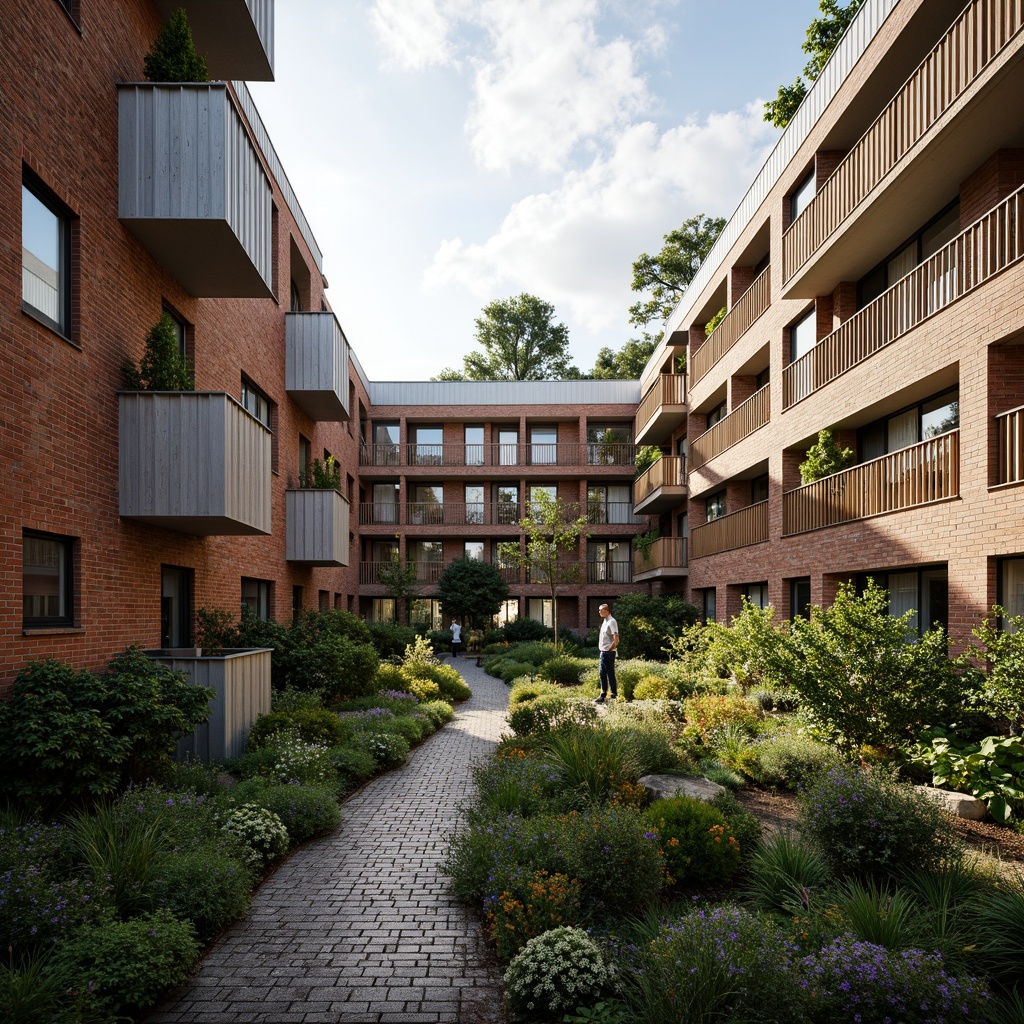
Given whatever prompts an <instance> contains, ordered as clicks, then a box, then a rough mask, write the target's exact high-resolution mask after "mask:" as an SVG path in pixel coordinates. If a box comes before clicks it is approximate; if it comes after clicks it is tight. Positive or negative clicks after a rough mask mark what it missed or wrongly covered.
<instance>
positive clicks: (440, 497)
mask: <svg viewBox="0 0 1024 1024" xmlns="http://www.w3.org/2000/svg"><path fill="white" fill-rule="evenodd" d="M409 522H410V523H412V524H413V525H414V526H428V525H436V524H438V523H443V522H444V487H443V485H441V484H416V485H414V486H413V487H412V500H411V501H410V502H409Z"/></svg>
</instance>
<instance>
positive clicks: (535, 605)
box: [526, 597, 555, 628]
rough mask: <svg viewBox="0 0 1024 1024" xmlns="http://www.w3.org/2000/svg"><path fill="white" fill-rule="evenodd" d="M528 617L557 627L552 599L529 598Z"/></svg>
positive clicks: (527, 602) (527, 605) (527, 603)
mask: <svg viewBox="0 0 1024 1024" xmlns="http://www.w3.org/2000/svg"><path fill="white" fill-rule="evenodd" d="M526 617H527V618H528V619H534V620H536V621H537V622H542V623H543V624H544V625H545V626H548V627H551V628H553V627H554V625H555V619H554V615H553V614H552V606H551V598H550V597H529V598H527V599H526Z"/></svg>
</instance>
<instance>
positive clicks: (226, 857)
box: [153, 846, 251, 939]
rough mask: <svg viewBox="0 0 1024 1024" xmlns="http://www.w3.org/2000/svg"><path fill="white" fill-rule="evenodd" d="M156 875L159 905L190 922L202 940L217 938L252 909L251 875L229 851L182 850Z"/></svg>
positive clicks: (213, 849)
mask: <svg viewBox="0 0 1024 1024" xmlns="http://www.w3.org/2000/svg"><path fill="white" fill-rule="evenodd" d="M156 876H157V877H156V879H155V881H154V884H153V894H154V902H155V904H156V906H157V907H166V908H167V909H168V910H170V911H171V913H173V914H174V916H175V917H176V918H178V919H179V920H181V921H190V922H191V923H192V926H193V927H194V928H195V930H196V933H197V934H198V935H199V937H200V938H201V939H210V938H213V936H214V935H216V934H217V932H219V931H220V930H221V928H223V927H224V926H225V925H228V924H230V923H231V922H232V921H235V920H237V919H238V918H240V917H241V916H242V915H243V914H244V913H245V912H246V910H248V908H249V893H250V888H249V887H250V884H251V875H250V872H249V870H248V869H247V868H246V867H245V865H244V864H243V863H242V862H240V861H239V860H237V859H236V858H235V857H233V856H232V855H231V854H230V853H228V852H227V851H225V850H218V849H216V848H215V847H213V846H201V847H199V848H198V849H192V850H181V851H180V852H178V853H177V854H175V856H173V857H169V858H167V860H166V861H165V862H164V864H163V865H162V867H161V868H160V869H159V871H157V873H156Z"/></svg>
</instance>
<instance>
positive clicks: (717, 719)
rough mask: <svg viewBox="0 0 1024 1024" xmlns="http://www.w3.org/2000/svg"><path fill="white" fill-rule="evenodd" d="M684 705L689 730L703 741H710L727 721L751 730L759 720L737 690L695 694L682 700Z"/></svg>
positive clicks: (728, 723) (754, 728) (752, 708)
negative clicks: (725, 692) (729, 692)
mask: <svg viewBox="0 0 1024 1024" xmlns="http://www.w3.org/2000/svg"><path fill="white" fill-rule="evenodd" d="M683 708H684V710H685V713H686V721H687V727H688V731H692V732H693V733H695V734H696V735H697V736H699V737H700V738H701V740H703V741H704V742H705V743H710V742H712V740H713V738H714V733H715V732H717V731H719V730H721V729H722V728H724V727H725V726H727V725H735V726H739V727H740V728H741V729H744V730H745V731H747V732H754V730H756V729H757V725H758V722H759V718H758V714H757V710H756V709H755V708H754V707H753V705H752V704H751V703H750V702H749V701H747V700H746V699H745V698H744V697H742V696H740V695H739V694H738V693H731V694H718V693H704V694H694V695H693V696H692V697H687V698H686V699H685V700H684V701H683Z"/></svg>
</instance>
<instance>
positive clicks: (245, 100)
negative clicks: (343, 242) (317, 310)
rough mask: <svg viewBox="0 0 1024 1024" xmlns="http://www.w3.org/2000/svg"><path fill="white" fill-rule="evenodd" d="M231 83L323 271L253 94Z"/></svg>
mask: <svg viewBox="0 0 1024 1024" xmlns="http://www.w3.org/2000/svg"><path fill="white" fill-rule="evenodd" d="M231 85H232V87H233V88H234V90H235V95H236V96H237V97H238V103H239V106H241V108H242V110H243V111H244V112H245V116H246V118H247V119H248V121H249V124H250V125H251V126H252V131H253V134H254V135H255V136H256V141H257V142H258V143H259V147H260V150H261V151H262V153H263V155H264V157H266V160H267V163H268V164H269V165H270V173H271V174H273V175H274V179H275V180H276V181H277V185H278V188H280V189H281V194H282V195H283V196H284V201H285V202H286V203H287V204H288V209H289V210H290V211H291V214H292V216H293V217H294V218H295V223H296V225H297V226H298V229H299V231H301V232H302V237H303V238H304V239H305V240H306V245H308V246H309V251H310V253H312V255H313V259H314V261H315V262H316V267H317V270H319V271H320V272H321V273H323V269H324V257H323V253H321V252H320V246H319V245H317V244H316V239H315V238H314V237H313V229H312V228H311V227H310V226H309V221H307V220H306V215H305V214H304V213H303V212H302V207H301V206H300V205H299V200H298V197H297V196H296V195H295V190H294V189H293V188H292V183H291V182H290V181H289V180H288V175H287V174H285V173H284V166H283V165H282V163H281V159H280V157H279V156H278V155H277V150H276V149H274V144H273V143H272V142H271V141H270V135H269V133H268V132H267V129H266V127H265V126H264V124H263V119H262V118H261V117H260V112H259V111H258V110H257V109H256V104H255V102H254V101H253V98H252V95H251V94H250V92H249V90H248V89H247V88H246V85H245V82H232V83H231Z"/></svg>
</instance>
